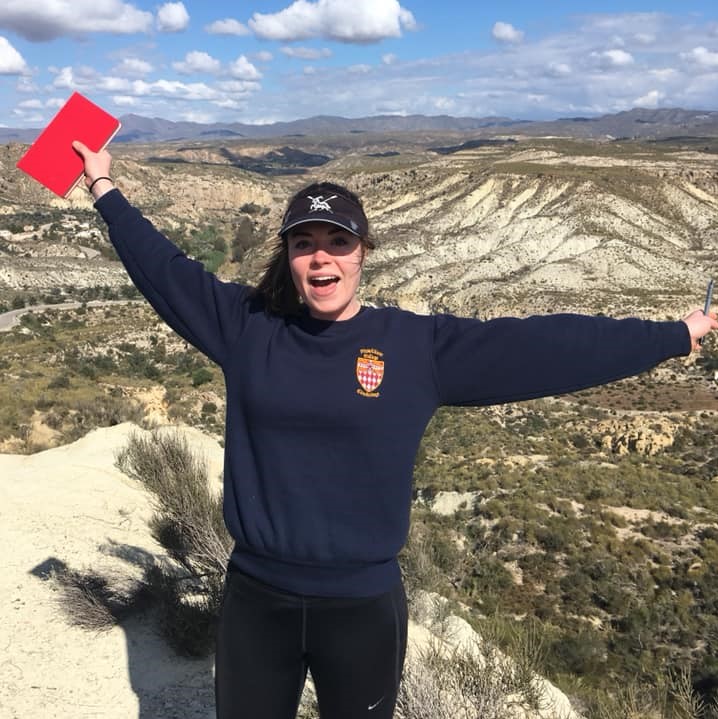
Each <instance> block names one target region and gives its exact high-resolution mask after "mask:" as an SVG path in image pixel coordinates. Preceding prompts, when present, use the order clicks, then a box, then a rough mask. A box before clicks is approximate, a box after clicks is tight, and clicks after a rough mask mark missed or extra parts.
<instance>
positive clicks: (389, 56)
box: [381, 52, 399, 65]
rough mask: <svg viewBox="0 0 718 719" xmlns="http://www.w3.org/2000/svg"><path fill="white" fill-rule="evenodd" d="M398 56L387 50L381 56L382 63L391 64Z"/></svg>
mask: <svg viewBox="0 0 718 719" xmlns="http://www.w3.org/2000/svg"><path fill="white" fill-rule="evenodd" d="M398 59H399V58H398V57H397V56H396V55H395V54H394V53H393V52H387V53H386V54H384V55H382V56H381V61H382V64H384V65H393V64H394V63H395V62H397V60H398Z"/></svg>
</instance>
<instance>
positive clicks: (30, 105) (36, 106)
mask: <svg viewBox="0 0 718 719" xmlns="http://www.w3.org/2000/svg"><path fill="white" fill-rule="evenodd" d="M17 106H18V107H19V108H21V109H23V110H42V108H43V107H45V105H43V103H42V102H41V101H40V100H23V101H22V102H18V104H17Z"/></svg>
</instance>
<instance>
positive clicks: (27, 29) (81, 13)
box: [0, 0, 152, 42]
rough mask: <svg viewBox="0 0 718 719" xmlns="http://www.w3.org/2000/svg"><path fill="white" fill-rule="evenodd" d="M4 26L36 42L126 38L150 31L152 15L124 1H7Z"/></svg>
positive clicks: (0, 8) (1, 7)
mask: <svg viewBox="0 0 718 719" xmlns="http://www.w3.org/2000/svg"><path fill="white" fill-rule="evenodd" d="M48 6H49V7H48ZM0 27H4V28H7V29H8V30H12V31H13V32H16V33H17V34H18V35H20V36H22V37H24V38H25V39H26V40H32V41H34V42H44V41H47V40H53V39H54V38H58V37H62V36H66V35H68V36H77V35H78V34H80V35H84V34H87V33H93V32H108V33H113V34H115V35H123V34H129V33H137V32H149V30H150V29H151V27H152V13H149V12H145V11H143V10H138V9H137V8H136V7H134V5H130V4H129V3H125V2H121V1H120V0H52V2H49V0H46V1H45V2H43V3H40V2H28V0H4V2H3V3H2V4H0Z"/></svg>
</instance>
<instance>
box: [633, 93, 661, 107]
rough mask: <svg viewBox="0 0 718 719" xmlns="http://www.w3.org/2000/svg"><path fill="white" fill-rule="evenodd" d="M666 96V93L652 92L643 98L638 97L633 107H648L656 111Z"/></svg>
mask: <svg viewBox="0 0 718 719" xmlns="http://www.w3.org/2000/svg"><path fill="white" fill-rule="evenodd" d="M665 96H666V95H665V93H663V92H660V90H650V91H649V92H647V93H646V94H645V95H643V96H642V97H637V98H636V99H635V100H634V101H633V105H634V107H647V108H649V109H654V108H656V107H658V106H659V105H660V103H661V101H662V100H663V99H664V98H665Z"/></svg>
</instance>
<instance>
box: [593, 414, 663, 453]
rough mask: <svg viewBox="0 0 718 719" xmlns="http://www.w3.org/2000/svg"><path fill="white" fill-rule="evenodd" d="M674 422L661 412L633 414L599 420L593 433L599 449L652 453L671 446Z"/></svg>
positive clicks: (617, 451) (615, 451)
mask: <svg viewBox="0 0 718 719" xmlns="http://www.w3.org/2000/svg"><path fill="white" fill-rule="evenodd" d="M675 436H676V425H675V423H674V422H673V421H671V420H670V419H668V418H667V417H663V416H660V415H655V416H653V415H650V416H648V415H636V416H632V417H628V418H623V419H608V420H603V421H601V422H598V423H597V424H596V426H595V428H594V437H596V438H597V439H598V441H599V444H600V447H601V449H603V450H604V451H606V452H612V453H613V454H618V455H625V454H629V453H632V452H635V453H636V454H644V455H654V454H658V453H659V452H662V451H663V450H665V449H668V448H669V447H672V446H673V442H674V440H675Z"/></svg>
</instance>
